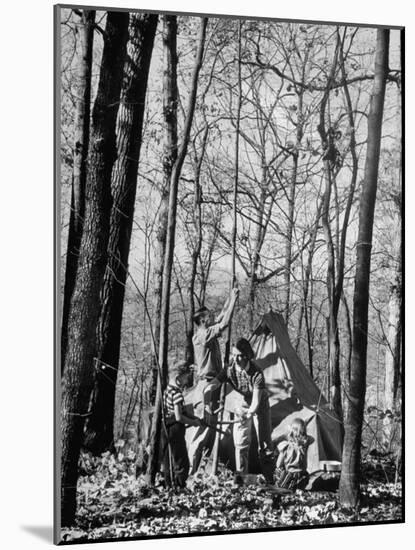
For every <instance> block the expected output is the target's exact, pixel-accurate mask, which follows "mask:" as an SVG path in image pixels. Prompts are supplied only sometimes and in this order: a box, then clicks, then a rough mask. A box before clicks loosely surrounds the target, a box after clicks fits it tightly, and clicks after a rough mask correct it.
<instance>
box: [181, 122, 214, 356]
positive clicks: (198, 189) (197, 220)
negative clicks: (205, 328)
mask: <svg viewBox="0 0 415 550" xmlns="http://www.w3.org/2000/svg"><path fill="white" fill-rule="evenodd" d="M208 134H209V126H208V125H207V124H206V127H205V131H204V133H203V139H202V151H201V154H200V157H199V159H197V161H196V169H195V190H194V201H193V207H194V211H193V224H194V228H195V243H194V246H193V251H192V262H191V267H190V279H189V286H188V289H187V296H188V301H189V306H188V314H187V320H188V321H187V326H188V329H187V331H186V350H185V360H186V361H187V362H188V363H189V364H191V363H193V361H194V350H193V315H194V313H195V283H196V275H197V264H198V262H199V260H200V251H201V250H202V240H203V233H202V186H201V183H200V173H201V169H202V163H203V157H204V154H205V151H206V144H207V138H208Z"/></svg>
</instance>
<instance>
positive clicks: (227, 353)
mask: <svg viewBox="0 0 415 550" xmlns="http://www.w3.org/2000/svg"><path fill="white" fill-rule="evenodd" d="M241 30H242V21H241V20H240V21H239V23H238V105H237V111H236V124H235V128H236V135H235V178H234V186H233V227H232V267H231V269H232V283H231V286H232V287H234V286H235V284H236V275H235V263H236V254H235V251H236V230H237V218H236V205H237V198H238V181H239V180H238V177H239V125H240V118H241V102H242V80H241ZM231 335H232V318H231V319H230V320H229V325H228V329H227V332H226V343H225V358H224V365H228V364H229V356H230V346H231ZM225 399H226V382H225V383H224V384H222V387H221V390H220V398H219V412H218V422H219V423H221V422H222V421H223V413H224V409H225ZM219 443H220V433H219V432H216V434H215V443H214V445H213V453H212V455H213V462H212V474H213V475H216V474H217V471H218V458H219Z"/></svg>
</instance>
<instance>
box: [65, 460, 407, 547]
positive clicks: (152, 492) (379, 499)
mask: <svg viewBox="0 0 415 550" xmlns="http://www.w3.org/2000/svg"><path fill="white" fill-rule="evenodd" d="M134 472H135V457H134V455H133V453H129V454H127V455H126V456H124V455H122V454H119V455H118V456H117V457H115V456H114V455H112V454H110V453H105V454H104V455H102V456H101V457H99V458H93V457H92V456H90V455H83V457H82V461H81V477H80V478H79V482H78V508H77V510H78V511H77V517H76V524H75V526H74V527H72V528H63V529H62V531H61V540H62V542H70V541H73V542H75V541H76V542H82V541H87V540H99V539H117V538H129V537H143V536H157V535H175V534H188V533H203V532H208V531H209V532H212V531H217V532H220V531H228V532H229V531H239V530H245V529H267V528H269V529H276V528H284V527H295V526H298V527H300V526H307V525H321V526H324V525H329V524H333V523H336V524H347V523H365V522H384V521H401V520H402V484H401V478H400V476H398V475H397V473H396V465H395V463H393V462H390V461H388V460H385V459H382V458H379V457H377V458H373V457H369V458H368V459H367V460H365V462H364V463H363V466H362V484H361V489H362V501H361V507H360V509H359V511H358V512H356V513H350V512H347V511H346V510H344V509H342V508H341V506H340V503H339V498H338V491H328V490H324V491H321V490H320V491H319V490H310V491H299V490H297V491H296V492H295V493H291V494H288V495H283V496H282V495H278V494H274V493H273V492H272V491H270V490H269V489H267V487H266V486H265V485H262V484H261V483H260V479H259V483H257V484H255V485H248V486H245V485H244V486H238V485H236V484H235V482H234V479H233V475H232V473H231V472H229V471H227V470H225V469H223V470H221V471H220V472H219V474H218V476H217V477H212V476H210V475H209V473H208V467H206V469H205V468H203V467H202V468H201V469H200V470H199V471H198V473H197V474H196V475H194V476H192V477H190V478H189V480H188V487H187V488H186V489H185V490H182V491H181V492H175V491H174V490H173V489H166V488H165V487H164V486H163V485H162V483H161V479H160V480H158V481H157V482H156V485H155V487H149V486H148V485H147V484H146V483H145V481H144V478H143V477H142V476H138V477H136V476H135V473H134ZM260 477H261V476H259V478H260ZM331 479H332V481H333V480H334V481H335V478H334V477H332V478H331Z"/></svg>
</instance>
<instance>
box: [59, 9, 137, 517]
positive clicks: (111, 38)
mask: <svg viewBox="0 0 415 550" xmlns="http://www.w3.org/2000/svg"><path fill="white" fill-rule="evenodd" d="M128 18H129V16H128V13H124V12H108V15H107V22H106V27H105V35H104V49H103V54H102V63H101V71H100V77H99V84H98V91H97V97H96V100H95V103H94V109H93V113H92V132H91V139H90V147H89V153H88V174H87V180H86V188H85V220H84V229H83V234H82V240H81V246H80V251H79V263H78V271H77V276H76V281H75V288H74V292H73V297H72V304H71V311H70V315H69V324H68V347H67V352H66V359H65V367H64V373H63V380H62V399H61V437H62V448H61V524H62V525H71V524H72V523H73V521H74V518H75V511H76V485H77V478H78V460H79V453H80V449H81V444H82V439H83V428H84V423H85V418H86V417H87V415H88V407H89V400H90V396H91V391H92V388H93V384H94V378H95V377H94V354H95V349H96V323H97V320H98V315H99V293H100V289H101V285H102V281H103V276H104V271H105V266H106V263H107V246H108V236H109V221H110V211H111V193H110V187H111V171H112V167H113V164H114V161H115V157H116V143H115V123H116V118H117V112H118V106H119V100H120V90H121V76H122V68H123V66H124V59H125V49H126V42H127V31H128Z"/></svg>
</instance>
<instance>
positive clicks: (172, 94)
mask: <svg viewBox="0 0 415 550" xmlns="http://www.w3.org/2000/svg"><path fill="white" fill-rule="evenodd" d="M163 28H164V30H163V48H164V69H163V119H164V126H165V138H164V154H163V183H162V188H161V200H160V207H159V212H158V220H157V230H156V240H157V246H156V251H155V262H154V281H155V285H154V312H155V315H154V335H155V342H154V344H155V349H154V350H153V352H154V365H153V369H154V374H153V379H152V389H151V395H152V396H154V399H155V398H156V389H157V377H158V374H157V372H158V365H157V353H158V347H159V342H160V315H159V312H160V311H161V297H162V291H163V266H164V257H165V250H166V239H167V219H168V211H169V189H170V181H171V173H172V169H173V166H174V163H175V162H176V160H177V102H178V99H177V94H178V92H177V51H176V49H177V47H176V42H177V19H176V16H171V15H165V16H164V18H163Z"/></svg>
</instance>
